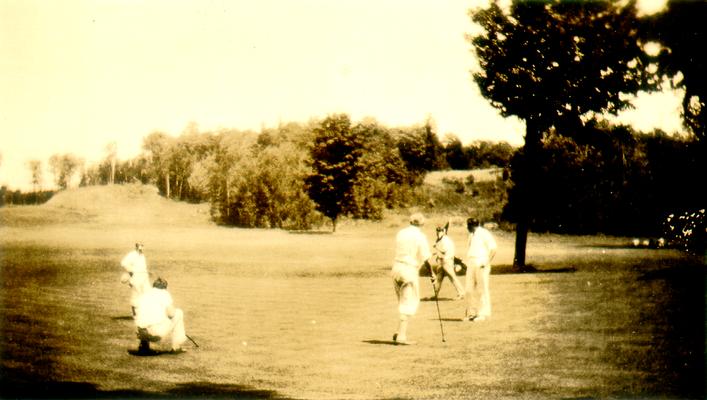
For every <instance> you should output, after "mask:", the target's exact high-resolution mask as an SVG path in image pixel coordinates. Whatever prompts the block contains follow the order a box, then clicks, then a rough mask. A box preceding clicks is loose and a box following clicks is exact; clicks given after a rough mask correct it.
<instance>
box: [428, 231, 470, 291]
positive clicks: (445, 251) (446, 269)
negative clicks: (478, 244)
mask: <svg viewBox="0 0 707 400" xmlns="http://www.w3.org/2000/svg"><path fill="white" fill-rule="evenodd" d="M447 230H449V222H447V224H446V225H444V226H438V227H437V242H436V243H435V244H434V248H435V250H437V257H436V258H437V264H436V268H435V269H434V271H432V273H433V274H434V281H435V286H434V290H435V295H439V291H440V290H441V289H442V280H443V279H444V277H445V276H447V277H449V280H451V281H452V284H453V285H454V288H455V289H456V290H457V300H460V299H463V298H464V289H463V288H462V284H461V282H459V279H457V274H456V272H454V252H455V246H454V241H452V239H451V238H450V237H449V236H448V235H447Z"/></svg>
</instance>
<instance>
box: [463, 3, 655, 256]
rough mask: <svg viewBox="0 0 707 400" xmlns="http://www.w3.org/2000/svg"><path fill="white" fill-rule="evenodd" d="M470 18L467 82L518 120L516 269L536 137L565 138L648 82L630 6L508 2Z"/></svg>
mask: <svg viewBox="0 0 707 400" xmlns="http://www.w3.org/2000/svg"><path fill="white" fill-rule="evenodd" d="M471 18H472V20H473V21H474V22H475V23H477V24H478V25H479V26H480V27H481V29H482V31H481V33H479V34H476V35H470V36H468V39H469V41H470V42H471V44H472V47H473V50H474V52H475V53H476V55H477V58H478V61H479V67H480V69H479V70H477V71H475V72H474V73H473V78H474V80H475V82H476V83H477V85H478V86H479V89H480V90H481V93H482V95H483V96H484V97H486V98H487V99H488V100H489V101H490V103H491V105H493V106H494V107H495V108H497V109H498V110H499V111H500V112H501V114H502V115H503V116H516V117H518V118H521V119H523V120H524V121H525V123H526V134H525V144H524V147H523V157H522V158H521V159H519V160H518V162H517V163H516V168H515V170H516V171H518V172H521V173H522V175H519V174H516V176H515V177H514V181H515V182H516V186H515V190H516V197H515V199H516V201H517V202H518V204H517V207H516V215H514V216H513V217H514V219H515V222H516V223H517V228H516V249H515V252H516V254H515V257H514V266H516V267H517V268H524V267H525V248H526V242H527V232H528V221H529V218H530V217H531V215H532V211H533V209H534V208H536V207H537V203H538V202H539V201H542V197H541V196H537V195H536V194H534V195H531V193H532V191H533V187H534V184H535V182H537V180H538V179H539V177H538V174H539V171H540V168H539V167H540V165H539V159H538V152H539V149H540V146H541V141H542V138H543V134H545V133H546V132H548V130H549V129H550V128H551V127H554V128H555V129H556V131H557V132H558V133H560V134H562V135H572V134H573V133H574V132H575V131H576V130H577V129H578V128H580V127H581V126H583V125H584V123H585V122H586V121H587V120H589V119H591V118H592V117H594V116H595V115H596V114H604V113H613V114H615V113H617V112H618V111H620V110H622V109H624V108H626V107H628V106H629V105H630V104H629V103H628V99H627V98H626V96H625V95H626V94H630V93H635V92H637V91H638V90H639V89H641V88H645V87H646V85H647V82H649V80H648V79H646V75H647V74H648V71H647V70H646V68H645V65H646V58H647V55H646V54H645V52H644V51H643V47H642V42H641V40H640V35H639V30H638V28H637V22H638V20H637V17H636V8H635V4H634V2H628V3H616V2H610V1H592V2H578V1H555V2H552V3H547V2H534V1H533V2H526V1H513V2H512V3H511V5H510V8H509V9H507V10H505V9H504V8H503V7H502V6H501V3H500V1H498V0H496V1H492V2H491V4H490V5H489V7H488V8H483V9H476V10H473V11H471ZM519 164H520V165H519Z"/></svg>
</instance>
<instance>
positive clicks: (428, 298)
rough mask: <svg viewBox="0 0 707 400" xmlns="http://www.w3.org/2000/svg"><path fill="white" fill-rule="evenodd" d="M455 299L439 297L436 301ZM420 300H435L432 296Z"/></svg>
mask: <svg viewBox="0 0 707 400" xmlns="http://www.w3.org/2000/svg"><path fill="white" fill-rule="evenodd" d="M455 300H456V299H453V298H451V297H440V298H438V299H437V301H455ZM420 301H435V298H434V297H423V298H421V299H420Z"/></svg>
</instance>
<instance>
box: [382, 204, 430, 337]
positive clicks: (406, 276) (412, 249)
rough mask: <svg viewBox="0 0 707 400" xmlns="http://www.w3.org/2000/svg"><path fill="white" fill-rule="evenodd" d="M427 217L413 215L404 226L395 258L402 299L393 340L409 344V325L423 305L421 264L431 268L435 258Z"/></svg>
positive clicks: (394, 271)
mask: <svg viewBox="0 0 707 400" xmlns="http://www.w3.org/2000/svg"><path fill="white" fill-rule="evenodd" d="M424 223H425V218H424V217H423V216H422V214H420V213H415V214H413V215H411V216H410V225H408V226H407V227H405V228H403V229H401V230H400V231H399V232H398V233H397V235H396V237H395V258H394V261H393V268H392V269H391V276H392V278H393V286H394V287H395V295H396V296H397V298H398V314H399V320H398V330H397V332H396V333H395V334H394V335H393V342H395V343H396V344H406V343H408V341H407V327H408V321H409V320H410V318H411V317H412V316H413V315H415V314H416V313H417V308H418V306H419V305H420V267H421V266H423V265H425V266H426V267H428V268H429V259H430V257H432V253H431V252H430V246H429V243H428V242H427V237H426V236H425V234H424V233H422V231H421V230H420V227H421V226H422V225H424Z"/></svg>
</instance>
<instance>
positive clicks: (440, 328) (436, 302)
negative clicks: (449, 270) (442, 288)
mask: <svg viewBox="0 0 707 400" xmlns="http://www.w3.org/2000/svg"><path fill="white" fill-rule="evenodd" d="M430 272H432V270H431V269H430ZM430 281H432V290H433V291H434V292H435V304H436V305H437V319H439V330H440V331H441V332H442V342H444V343H446V342H447V339H445V338H444V326H442V314H440V312H439V300H438V299H437V288H436V287H435V279H434V273H432V274H431V275H430Z"/></svg>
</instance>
